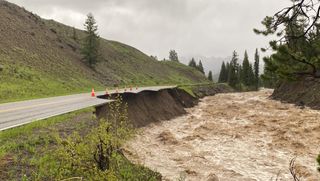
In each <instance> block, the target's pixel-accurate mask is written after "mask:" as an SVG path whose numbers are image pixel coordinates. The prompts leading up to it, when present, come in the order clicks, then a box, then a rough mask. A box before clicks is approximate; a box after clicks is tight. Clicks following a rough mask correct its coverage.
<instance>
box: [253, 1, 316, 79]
mask: <svg viewBox="0 0 320 181" xmlns="http://www.w3.org/2000/svg"><path fill="white" fill-rule="evenodd" d="M292 2H293V5H292V6H290V7H286V8H283V9H282V10H280V11H279V12H277V13H276V14H275V15H273V16H271V17H270V16H268V17H266V18H265V19H264V20H263V22H262V24H263V25H264V26H265V29H264V30H257V29H255V30H254V31H255V32H256V33H257V34H262V35H265V36H267V35H277V36H278V37H279V38H278V40H275V41H271V42H270V43H269V44H270V48H272V50H273V51H274V52H275V53H274V54H272V55H271V56H270V57H268V58H266V59H264V61H265V63H266V66H269V67H267V70H268V71H266V72H268V73H276V74H277V77H278V78H279V79H281V80H283V79H287V80H288V79H289V80H290V79H299V78H301V77H306V76H307V77H312V78H320V58H319V57H320V45H319V41H320V34H319V32H320V29H319V28H320V26H319V24H320V21H319V17H320V16H319V15H320V4H319V1H318V0H317V1H316V0H308V1H306V0H292ZM263 77H270V76H269V75H266V76H263Z"/></svg>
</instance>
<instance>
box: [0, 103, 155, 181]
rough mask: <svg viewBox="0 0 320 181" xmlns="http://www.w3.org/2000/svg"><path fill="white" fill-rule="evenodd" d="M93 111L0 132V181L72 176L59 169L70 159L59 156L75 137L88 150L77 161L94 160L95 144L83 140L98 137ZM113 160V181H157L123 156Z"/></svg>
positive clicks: (120, 155)
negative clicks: (139, 180) (144, 180)
mask: <svg viewBox="0 0 320 181" xmlns="http://www.w3.org/2000/svg"><path fill="white" fill-rule="evenodd" d="M92 112H93V108H88V109H84V110H80V111H77V112H73V113H68V114H65V115H61V116H57V117H53V118H50V119H46V120H43V121H36V122H32V123H30V124H27V125H24V126H21V127H17V128H13V129H9V130H6V131H2V132H0V180H25V181H27V180H56V179H57V178H61V179H62V178H66V176H70V175H72V174H74V173H72V172H70V171H72V170H71V169H70V167H63V168H66V169H62V170H61V168H62V166H63V165H61V164H62V163H63V162H62V160H63V158H65V159H64V161H65V162H64V165H65V166H66V165H70V164H71V160H70V164H69V161H68V160H69V158H70V157H68V156H67V155H66V154H62V155H61V154H60V153H66V152H65V151H67V150H65V148H64V146H63V145H64V143H65V141H64V140H67V139H69V140H71V141H76V140H72V139H70V138H72V135H74V134H78V135H79V136H80V137H81V138H83V140H85V141H86V144H80V146H79V147H77V148H78V149H80V150H82V149H86V150H87V151H85V152H81V151H80V152H81V153H83V154H84V155H82V156H81V157H80V158H81V159H80V160H83V159H84V160H86V158H89V161H90V159H92V158H93V157H91V156H90V153H91V152H92V151H93V150H92V149H93V148H95V142H91V139H86V138H97V135H96V130H97V129H98V128H99V121H97V120H96V118H95V117H94V116H93V114H92ZM105 136H106V138H110V135H107V134H105ZM111 138H112V137H111ZM59 140H60V141H59ZM61 140H62V141H61ZM74 143H75V144H76V143H77V142H74ZM81 145H83V146H81ZM77 151H79V150H77ZM58 155H59V156H58ZM112 160H113V162H114V163H116V164H115V165H116V167H113V168H112V173H114V174H113V175H114V176H115V177H114V180H119V179H118V178H128V179H129V180H130V179H131V180H132V179H133V178H153V179H151V180H158V179H156V178H159V174H158V173H156V172H153V171H151V170H150V169H148V168H146V167H144V166H140V165H135V164H132V163H131V162H130V161H129V160H127V159H126V158H125V157H124V156H123V155H122V154H117V153H115V154H113V155H112ZM90 162H93V163H91V165H93V166H94V161H93V160H91V161H90ZM71 165H72V164H71ZM85 165H86V164H85ZM85 165H84V166H85ZM68 169H70V170H68ZM78 171H79V170H78ZM88 171H89V170H88ZM92 172H93V173H94V175H95V173H96V172H94V170H93V171H92ZM92 172H91V173H92ZM75 173H76V172H75ZM77 173H81V172H77ZM83 173H85V172H83ZM86 173H87V172H86ZM101 173H103V172H101ZM83 175H86V174H83ZM67 178H69V177H67ZM96 178H98V177H96ZM112 178H113V177H112ZM91 180H92V179H91ZM93 180H97V179H93Z"/></svg>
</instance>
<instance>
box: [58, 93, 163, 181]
mask: <svg viewBox="0 0 320 181" xmlns="http://www.w3.org/2000/svg"><path fill="white" fill-rule="evenodd" d="M126 110H127V108H126V105H123V103H122V101H121V98H120V97H118V98H117V101H115V102H114V103H112V104H111V105H110V106H109V111H110V114H109V117H108V119H107V120H106V121H105V120H100V121H99V126H98V127H97V128H94V129H92V130H91V131H90V133H89V134H88V135H86V136H84V137H82V136H80V135H79V134H78V133H74V134H73V135H71V136H69V137H67V138H66V139H61V138H58V143H59V145H60V146H59V149H58V151H57V155H56V158H57V159H59V163H60V167H59V169H58V170H57V174H56V179H59V180H61V179H66V178H72V177H81V178H83V179H85V180H132V179H134V180H159V179H160V178H161V176H160V175H159V174H158V173H155V172H152V171H149V170H147V169H145V168H144V167H140V166H139V167H138V168H135V167H134V166H133V165H132V164H131V163H130V162H129V161H128V160H126V158H125V157H124V155H123V153H122V151H121V146H122V145H123V143H124V142H125V140H127V139H128V138H130V137H131V136H132V135H133V129H132V126H131V125H130V124H129V122H128V117H127V113H126Z"/></svg>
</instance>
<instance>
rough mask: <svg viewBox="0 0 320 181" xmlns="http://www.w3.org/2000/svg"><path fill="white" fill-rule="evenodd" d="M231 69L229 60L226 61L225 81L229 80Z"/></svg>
mask: <svg viewBox="0 0 320 181" xmlns="http://www.w3.org/2000/svg"><path fill="white" fill-rule="evenodd" d="M229 70H230V62H227V63H226V79H225V80H226V81H225V82H228V80H229Z"/></svg>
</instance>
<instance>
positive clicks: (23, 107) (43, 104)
mask: <svg viewBox="0 0 320 181" xmlns="http://www.w3.org/2000/svg"><path fill="white" fill-rule="evenodd" d="M76 99H82V98H79V97H78V98H73V99H68V100H63V101H57V102H48V103H42V104H36V105H32V106H22V107H16V108H12V109H5V110H0V113H5V112H11V111H18V110H23V109H29V108H35V107H40V106H47V105H53V104H59V103H64V102H71V101H73V100H76Z"/></svg>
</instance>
